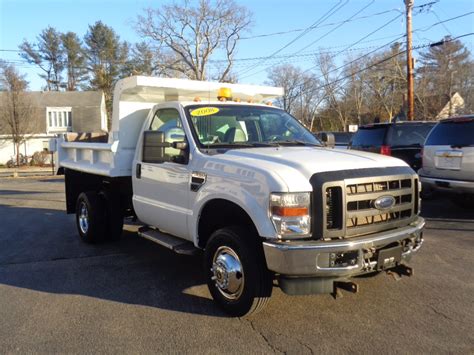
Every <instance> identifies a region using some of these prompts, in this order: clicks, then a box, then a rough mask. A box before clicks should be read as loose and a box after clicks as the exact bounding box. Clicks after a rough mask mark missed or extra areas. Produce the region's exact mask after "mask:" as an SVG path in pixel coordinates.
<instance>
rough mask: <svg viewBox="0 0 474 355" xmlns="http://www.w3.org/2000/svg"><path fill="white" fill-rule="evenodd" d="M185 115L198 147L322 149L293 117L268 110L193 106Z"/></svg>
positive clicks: (279, 111) (276, 110) (274, 110)
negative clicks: (311, 147) (301, 146)
mask: <svg viewBox="0 0 474 355" xmlns="http://www.w3.org/2000/svg"><path fill="white" fill-rule="evenodd" d="M186 114H187V115H188V118H189V119H190V121H191V123H192V128H193V131H194V132H193V134H194V135H195V137H196V138H197V140H198V141H199V143H200V145H201V147H207V148H219V147H226V148H234V147H235V148H238V147H249V146H250V147H261V146H277V145H322V144H321V142H319V141H318V139H317V138H315V137H314V136H313V135H312V134H311V133H310V132H309V131H308V130H307V129H306V128H304V127H303V126H302V125H301V124H300V123H299V122H298V121H297V120H296V119H295V118H294V117H292V116H291V115H289V114H287V113H286V112H285V111H282V110H279V109H275V108H271V107H268V108H267V107H258V106H240V105H239V106H237V105H236V106H231V105H193V106H188V107H186Z"/></svg>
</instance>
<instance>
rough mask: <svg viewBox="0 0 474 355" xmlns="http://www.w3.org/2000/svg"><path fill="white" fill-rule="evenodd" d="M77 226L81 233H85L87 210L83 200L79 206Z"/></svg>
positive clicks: (86, 228) (87, 226)
mask: <svg viewBox="0 0 474 355" xmlns="http://www.w3.org/2000/svg"><path fill="white" fill-rule="evenodd" d="M79 228H80V229H81V232H82V233H83V234H87V231H88V230H89V211H87V206H86V203H85V202H82V203H81V205H80V207H79Z"/></svg>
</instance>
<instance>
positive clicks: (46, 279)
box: [0, 177, 474, 353]
mask: <svg viewBox="0 0 474 355" xmlns="http://www.w3.org/2000/svg"><path fill="white" fill-rule="evenodd" d="M64 209H65V203H64V181H63V179H62V178H60V177H56V178H18V179H13V178H8V179H0V216H1V224H0V352H1V353H11V352H20V353H26V352H44V353H58V352H61V353H66V352H68V353H69V352H75V353H78V352H81V353H84V352H94V353H95V352H110V353H112V352H113V353H116V352H119V353H144V352H145V353H150V352H166V353H170V352H171V353H182V352H185V353H280V352H282V353H323V352H324V353H329V352H330V353H342V352H344V353H347V352H355V353H367V352H371V353H374V352H383V353H428V352H430V353H447V352H453V353H472V352H473V351H474V333H473V329H474V274H473V270H474V258H473V251H474V212H473V211H467V210H461V209H459V208H458V207H456V206H455V205H454V204H452V203H451V202H449V201H447V200H433V201H426V202H424V203H423V215H424V216H425V218H426V219H427V227H426V230H425V234H424V236H425V244H424V246H423V248H422V250H421V251H420V253H419V254H418V255H417V256H416V257H415V258H414V260H413V262H412V266H413V267H414V270H415V275H414V277H411V278H408V277H404V278H403V279H401V280H400V281H395V280H394V278H392V277H390V276H389V275H386V274H381V275H378V276H377V277H365V278H360V279H358V283H359V285H360V292H359V293H358V294H355V295H354V294H349V293H344V297H342V298H339V299H337V300H334V299H333V298H332V297H331V296H329V295H321V296H311V297H310V296H306V297H290V296H286V295H285V294H283V293H282V292H281V291H280V290H279V289H277V288H275V289H274V292H273V298H272V300H271V301H270V304H269V306H268V307H267V308H266V309H265V310H264V311H263V312H261V313H259V314H257V315H255V316H253V317H251V318H249V319H232V318H228V317H226V315H225V314H223V313H222V312H220V311H219V310H218V309H216V307H215V306H214V304H213V303H212V301H211V299H210V295H209V293H208V290H207V286H206V285H205V284H204V278H203V275H202V272H201V260H200V258H199V257H186V256H180V255H176V254H173V253H172V252H170V251H168V250H166V249H163V248H161V247H160V246H158V245H155V244H153V243H151V242H149V241H147V240H144V239H140V238H138V237H137V236H136V234H135V233H134V231H135V230H136V229H137V226H136V225H133V224H128V225H126V231H125V232H124V235H123V238H122V240H121V241H120V242H117V243H114V244H104V245H97V246H91V245H85V244H83V243H81V242H80V241H79V239H78V237H77V234H76V227H75V222H74V217H73V216H71V215H66V214H65V212H64Z"/></svg>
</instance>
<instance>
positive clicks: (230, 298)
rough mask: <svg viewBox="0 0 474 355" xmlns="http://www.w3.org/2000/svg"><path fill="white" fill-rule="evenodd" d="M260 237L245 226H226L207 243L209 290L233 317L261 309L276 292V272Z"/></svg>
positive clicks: (205, 255) (205, 263)
mask: <svg viewBox="0 0 474 355" xmlns="http://www.w3.org/2000/svg"><path fill="white" fill-rule="evenodd" d="M257 238H258V236H257V235H253V233H251V232H249V231H248V230H246V229H244V228H241V227H230V228H222V229H219V230H217V231H215V232H214V233H213V234H212V235H211V237H210V238H209V241H208V243H207V245H206V250H205V253H204V265H205V272H206V276H207V280H208V281H207V284H208V287H209V291H210V293H211V295H212V297H213V298H214V301H215V302H216V303H217V304H218V305H219V306H220V307H221V308H222V309H223V310H224V311H225V312H227V313H229V314H230V315H232V316H236V317H241V316H246V315H250V314H252V313H256V312H259V311H260V310H262V309H263V308H264V306H265V305H266V304H267V303H268V300H269V299H270V296H271V294H272V287H273V284H272V283H273V279H272V275H271V273H270V272H269V271H268V269H267V267H266V264H265V260H264V257H263V250H262V248H261V245H260V244H259V243H258V239H257Z"/></svg>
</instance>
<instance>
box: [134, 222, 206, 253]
mask: <svg viewBox="0 0 474 355" xmlns="http://www.w3.org/2000/svg"><path fill="white" fill-rule="evenodd" d="M138 235H139V236H140V237H143V238H146V239H148V240H151V241H152V242H155V243H157V244H160V245H161V246H163V247H165V248H168V249H171V250H172V251H174V252H175V253H177V254H184V255H196V254H198V253H199V251H200V250H199V249H198V248H196V247H195V246H194V245H193V244H192V243H191V242H189V241H186V240H183V239H181V238H177V237H174V236H172V235H170V234H166V233H163V232H160V231H159V230H158V229H153V228H150V227H140V228H139V229H138Z"/></svg>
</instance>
